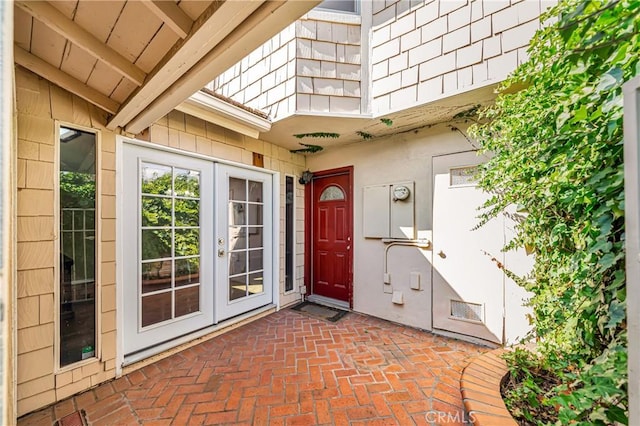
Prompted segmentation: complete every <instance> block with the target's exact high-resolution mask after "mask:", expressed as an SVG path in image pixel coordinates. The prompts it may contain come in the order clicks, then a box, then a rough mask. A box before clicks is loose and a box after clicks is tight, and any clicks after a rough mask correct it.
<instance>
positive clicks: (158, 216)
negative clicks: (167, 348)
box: [119, 143, 214, 354]
mask: <svg viewBox="0 0 640 426" xmlns="http://www.w3.org/2000/svg"><path fill="white" fill-rule="evenodd" d="M123 166H124V167H123V185H122V186H123V189H124V190H123V194H122V202H123V203H124V204H123V206H124V208H123V209H122V217H121V220H122V221H123V222H122V230H123V232H122V236H123V241H120V242H119V243H120V244H122V258H123V259H122V260H123V261H122V265H123V266H122V267H123V283H122V287H121V288H122V293H123V314H122V315H123V318H124V321H123V323H124V329H123V330H121V332H122V333H123V336H124V338H123V343H124V354H131V353H134V352H137V351H140V350H142V349H145V348H148V347H151V346H154V345H157V344H159V343H162V342H165V341H168V340H171V339H174V338H176V337H179V336H181V335H184V334H187V333H190V332H192V331H194V330H198V329H200V328H203V327H206V326H209V325H211V324H213V312H214V306H213V283H214V280H213V258H214V253H213V241H212V240H213V232H214V230H213V217H214V210H213V195H212V194H214V182H213V163H212V162H210V161H205V160H201V159H196V158H193V157H189V156H184V155H179V154H173V153H168V152H164V151H159V150H155V149H151V148H144V147H140V146H137V145H132V144H126V143H125V144H123Z"/></svg>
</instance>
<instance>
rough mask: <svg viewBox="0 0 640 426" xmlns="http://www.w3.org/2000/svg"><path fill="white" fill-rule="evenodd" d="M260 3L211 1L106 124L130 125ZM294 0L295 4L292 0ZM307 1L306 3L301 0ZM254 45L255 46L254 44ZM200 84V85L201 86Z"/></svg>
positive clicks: (231, 0)
mask: <svg viewBox="0 0 640 426" xmlns="http://www.w3.org/2000/svg"><path fill="white" fill-rule="evenodd" d="M262 3H263V0H259V1H256V0H254V1H237V0H227V1H214V2H213V4H212V5H211V6H209V8H208V9H207V10H205V11H204V12H203V13H202V15H200V17H199V18H198V19H197V20H196V21H195V22H194V25H193V28H192V29H191V33H190V34H189V35H188V36H187V38H186V39H184V40H179V41H178V43H177V44H176V46H175V47H174V49H171V51H170V52H169V54H168V55H167V57H165V58H164V59H162V60H161V61H160V63H159V64H158V66H156V68H155V69H154V70H153V72H152V73H150V74H149V76H148V77H147V81H146V83H145V84H144V86H142V87H139V88H138V89H137V90H136V91H134V92H133V94H132V95H131V96H130V97H129V99H127V101H126V102H125V103H124V104H123V105H122V107H121V108H120V111H118V113H117V114H116V115H115V116H114V117H113V118H112V119H111V121H110V122H109V123H108V124H107V128H109V129H112V130H113V129H115V128H116V127H124V126H125V125H127V124H129V121H131V120H132V119H133V118H135V117H136V116H137V115H138V114H140V113H141V112H142V111H144V110H145V109H146V108H147V107H148V106H149V104H150V103H151V102H153V101H154V100H155V99H156V98H157V97H158V96H160V95H162V93H164V92H165V91H166V90H167V89H168V88H169V87H171V85H172V84H173V83H174V82H175V81H176V80H178V79H179V78H180V77H182V75H183V74H184V73H185V72H186V71H187V70H189V69H190V68H191V67H193V66H194V65H195V64H196V63H197V62H198V61H199V60H200V59H202V57H203V56H205V55H206V54H207V53H209V52H210V51H211V49H213V48H214V47H215V46H216V45H217V44H218V43H220V41H222V40H223V39H224V38H225V37H226V36H227V35H229V34H230V33H232V32H233V31H234V30H235V29H236V27H238V26H239V25H240V24H241V23H242V22H243V21H244V20H245V19H246V18H247V17H248V16H249V15H251V13H253V11H254V10H256V9H257V8H258V7H260V5H261V4H262ZM293 3H298V2H297V1H294V2H293ZM300 3H306V2H304V1H303V2H300ZM256 47H257V46H256ZM203 86H204V85H201V86H200V87H203ZM200 87H198V88H196V89H195V90H193V91H191V93H188V94H185V95H184V97H183V98H182V99H180V100H179V101H177V102H176V103H175V104H173V105H172V106H171V108H173V107H174V106H176V105H178V104H179V103H180V102H182V101H183V100H185V99H186V98H188V97H189V96H190V95H191V94H193V93H195V92H196V91H197V90H200Z"/></svg>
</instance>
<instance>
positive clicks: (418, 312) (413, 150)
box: [307, 126, 471, 329]
mask: <svg viewBox="0 0 640 426" xmlns="http://www.w3.org/2000/svg"><path fill="white" fill-rule="evenodd" d="M470 148H471V147H470V146H469V143H468V142H467V141H466V140H465V139H464V138H463V137H462V136H461V135H460V134H458V133H453V132H451V130H450V129H448V128H447V127H445V126H436V127H434V128H432V129H426V130H420V131H419V132H417V133H415V134H413V133H412V134H410V135H409V134H404V135H397V136H393V137H390V138H385V139H380V140H374V141H370V142H362V143H357V144H353V145H348V146H345V147H343V148H336V149H331V150H328V151H327V152H326V153H323V154H321V155H312V156H308V157H307V166H308V167H309V169H310V170H311V171H317V170H324V169H331V168H336V167H342V166H350V165H353V167H354V176H353V178H354V179H353V181H354V188H353V193H354V234H353V235H354V247H353V249H354V252H353V253H354V258H353V264H354V265H353V266H354V271H353V282H354V287H353V309H354V310H355V311H358V312H363V313H367V314H370V315H374V316H377V317H381V318H385V319H388V320H391V321H396V322H400V323H403V324H408V325H411V326H415V327H419V328H423V329H431V251H430V250H429V251H426V252H424V253H425V255H426V256H425V255H423V254H421V252H420V250H419V249H417V248H414V247H393V248H391V249H390V250H389V272H390V273H391V275H392V277H393V287H394V290H400V291H403V294H404V300H405V304H404V305H395V304H393V303H392V302H391V296H392V295H391V294H388V293H384V291H383V288H384V284H383V261H384V248H385V244H383V243H382V242H381V240H379V239H365V238H364V237H363V227H362V218H363V188H364V187H365V186H367V185H375V184H387V183H394V182H404V181H414V182H415V215H416V216H415V218H416V227H417V231H418V234H419V235H420V236H424V237H427V238H430V236H431V229H432V217H431V210H432V188H431V187H432V183H431V181H432V176H431V174H432V172H431V157H432V156H433V155H437V154H444V153H448V152H457V151H465V150H469V149H470ZM411 270H417V271H420V272H421V274H422V278H423V280H424V281H423V288H422V290H420V291H416V290H411V289H410V288H409V273H408V272H409V271H411Z"/></svg>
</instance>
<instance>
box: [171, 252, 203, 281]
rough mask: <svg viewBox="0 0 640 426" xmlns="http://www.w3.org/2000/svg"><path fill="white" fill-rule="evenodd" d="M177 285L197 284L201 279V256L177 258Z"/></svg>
mask: <svg viewBox="0 0 640 426" xmlns="http://www.w3.org/2000/svg"><path fill="white" fill-rule="evenodd" d="M175 264H176V265H175V280H176V281H175V285H176V287H179V286H183V285H189V284H196V283H198V282H199V281H200V258H199V257H192V258H190V259H176V260H175Z"/></svg>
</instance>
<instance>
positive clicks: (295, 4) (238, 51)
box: [107, 0, 320, 134]
mask: <svg viewBox="0 0 640 426" xmlns="http://www.w3.org/2000/svg"><path fill="white" fill-rule="evenodd" d="M319 3H320V1H319V0H309V1H287V2H266V3H265V4H264V5H263V6H262V7H261V8H260V9H259V10H258V11H256V13H254V14H252V15H251V16H250V17H249V18H248V19H246V20H245V21H244V22H242V24H241V25H240V26H238V28H237V29H236V30H235V31H234V32H233V33H232V34H230V35H229V36H228V37H227V38H225V39H224V40H223V41H222V42H221V43H219V44H218V45H217V46H216V47H215V48H214V49H212V50H211V51H210V52H209V53H208V54H207V55H206V56H205V57H203V58H202V59H201V60H200V61H199V62H198V63H197V64H196V65H195V66H193V67H192V68H190V69H189V71H187V72H186V73H184V74H183V75H182V76H181V78H180V79H179V80H177V81H176V82H175V83H174V84H172V85H171V87H170V88H169V89H168V90H167V91H166V92H165V93H164V94H163V95H162V96H158V97H157V98H156V99H154V101H153V102H151V103H150V104H149V105H147V106H146V108H144V109H142V110H140V113H139V114H138V116H136V117H135V118H134V119H132V120H130V121H129V122H128V123H127V125H126V127H125V128H126V130H127V131H128V132H131V133H134V134H137V133H140V132H141V131H142V130H144V129H145V128H146V127H148V126H149V125H151V124H152V123H153V122H155V121H156V120H158V119H159V118H160V117H162V116H164V115H165V114H167V113H168V112H169V111H171V110H172V109H173V108H175V106H176V105H178V104H180V103H181V102H182V101H184V100H185V99H187V98H188V97H189V96H191V95H192V94H193V93H195V92H197V91H198V90H200V89H201V88H202V87H204V86H205V85H206V84H207V83H208V82H209V81H211V79H212V78H213V77H215V76H217V75H219V74H221V73H222V72H224V71H225V70H227V69H228V68H230V67H232V66H233V65H234V64H235V63H237V62H238V61H240V60H241V59H242V58H244V57H245V56H247V55H248V54H249V53H251V52H252V51H253V50H254V49H256V48H257V47H259V46H260V45H261V44H262V43H264V42H265V41H267V40H269V39H270V38H271V37H273V36H274V35H276V34H278V33H279V32H280V31H282V29H284V28H285V27H286V26H287V25H289V24H290V23H291V22H294V21H295V20H296V19H298V18H299V17H300V16H302V15H304V14H305V13H306V12H308V11H309V10H310V9H312V8H314V7H315V6H316V5H318V4H319ZM123 108H124V106H123ZM121 111H122V109H121ZM110 124H111V123H109V124H107V127H109V125H110Z"/></svg>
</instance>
